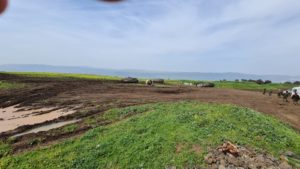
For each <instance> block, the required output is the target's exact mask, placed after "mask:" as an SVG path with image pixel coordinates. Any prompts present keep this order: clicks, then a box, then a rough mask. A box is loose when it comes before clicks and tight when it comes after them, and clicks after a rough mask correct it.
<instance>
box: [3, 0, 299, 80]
mask: <svg viewBox="0 0 300 169" xmlns="http://www.w3.org/2000/svg"><path fill="white" fill-rule="evenodd" d="M299 45H300V1H299V0H127V1H124V2H122V3H103V2H101V1H99V0H10V3H9V8H8V9H7V11H6V12H5V13H4V14H3V15H1V16H0V64H47V65H62V66H88V67H96V68H112V69H138V70H139V69H141V70H157V71H176V72H177V71H180V72H239V73H251V74H287V75H300V69H299V63H300V46H299Z"/></svg>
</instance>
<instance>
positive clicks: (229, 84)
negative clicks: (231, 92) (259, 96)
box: [215, 81, 297, 90]
mask: <svg viewBox="0 0 300 169" xmlns="http://www.w3.org/2000/svg"><path fill="white" fill-rule="evenodd" d="M215 84H216V87H217V88H226V89H240V90H263V89H267V90H279V89H285V90H286V89H291V88H293V87H295V86H297V85H293V84H284V83H271V84H257V83H255V82H233V81H217V82H215Z"/></svg>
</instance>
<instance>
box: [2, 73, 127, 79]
mask: <svg viewBox="0 0 300 169" xmlns="http://www.w3.org/2000/svg"><path fill="white" fill-rule="evenodd" d="M5 73H6V74H12V75H18V76H23V77H34V78H57V79H68V78H69V79H70V78H75V79H89V80H120V79H121V78H120V77H116V76H104V75H90V74H72V73H50V72H8V73H7V72H5Z"/></svg>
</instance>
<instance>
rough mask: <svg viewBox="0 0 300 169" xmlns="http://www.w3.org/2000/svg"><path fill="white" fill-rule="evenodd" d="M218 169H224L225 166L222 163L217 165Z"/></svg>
mask: <svg viewBox="0 0 300 169" xmlns="http://www.w3.org/2000/svg"><path fill="white" fill-rule="evenodd" d="M218 169H226V167H225V166H224V165H219V168H218Z"/></svg>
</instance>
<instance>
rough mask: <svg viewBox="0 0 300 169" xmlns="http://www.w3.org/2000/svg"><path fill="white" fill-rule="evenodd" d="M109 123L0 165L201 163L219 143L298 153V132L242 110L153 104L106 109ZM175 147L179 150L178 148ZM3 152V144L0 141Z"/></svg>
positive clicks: (192, 104) (8, 158)
mask: <svg viewBox="0 0 300 169" xmlns="http://www.w3.org/2000/svg"><path fill="white" fill-rule="evenodd" d="M98 119H101V120H104V121H109V122H111V124H110V125H107V126H102V127H97V128H95V129H92V130H90V131H88V132H87V133H86V134H84V135H83V136H82V137H80V138H73V139H70V140H67V141H64V142H63V143H59V144H56V145H50V146H49V147H46V148H41V149H38V150H32V151H30V152H26V153H22V154H18V155H15V156H10V155H9V156H6V157H4V158H2V159H1V162H0V168H11V169H13V168H24V169H26V168H53V169H57V168H80V169H83V168H87V169H90V168H166V167H170V166H176V167H178V168H183V167H189V168H192V167H197V166H198V167H199V166H204V167H205V163H204V156H205V155H206V154H207V153H208V151H209V150H210V149H214V148H216V147H217V146H218V145H220V144H222V143H223V142H224V141H231V142H233V143H235V144H238V145H243V146H245V147H248V148H251V149H254V150H256V151H257V152H267V153H268V154H271V155H274V156H275V157H277V158H278V157H279V155H280V154H282V153H284V152H286V151H292V152H294V153H297V154H300V135H299V133H297V132H296V131H294V130H293V129H291V128H290V127H288V126H287V125H285V124H283V123H281V122H279V121H278V120H275V119H273V118H271V117H268V116H265V115H263V114H261V113H258V112H255V111H253V110H250V109H247V108H241V107H237V106H232V105H220V104H204V103H199V102H196V101H193V102H175V103H157V104H146V105H141V106H134V107H128V108H121V109H112V110H109V111H106V112H105V113H104V114H103V115H101V116H98V117H97V119H95V118H93V119H86V120H88V121H90V122H91V123H93V120H94V121H97V120H98ZM179 147H180V148H179ZM0 149H1V151H0V152H2V154H5V153H3V152H8V151H10V150H9V146H7V145H3V144H2V145H1V146H0Z"/></svg>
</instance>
